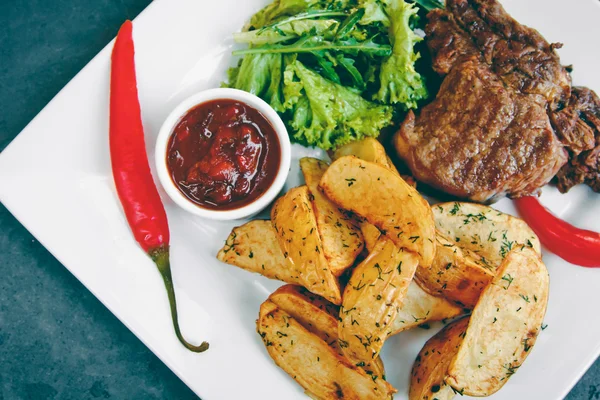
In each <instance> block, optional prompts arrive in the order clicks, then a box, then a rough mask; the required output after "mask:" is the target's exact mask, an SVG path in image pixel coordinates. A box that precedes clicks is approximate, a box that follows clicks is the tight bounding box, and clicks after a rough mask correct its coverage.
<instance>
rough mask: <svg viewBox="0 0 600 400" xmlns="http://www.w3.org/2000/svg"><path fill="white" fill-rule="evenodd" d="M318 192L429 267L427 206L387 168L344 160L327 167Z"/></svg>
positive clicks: (430, 246) (349, 158) (431, 250)
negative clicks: (359, 217) (368, 223)
mask: <svg viewBox="0 0 600 400" xmlns="http://www.w3.org/2000/svg"><path fill="white" fill-rule="evenodd" d="M320 186H321V188H322V189H323V192H324V193H325V195H326V196H327V197H328V198H329V199H330V200H332V201H333V202H334V203H336V204H337V205H339V206H340V207H342V208H344V209H347V210H350V211H352V212H354V213H356V214H358V215H359V216H361V217H363V218H365V219H366V220H367V221H369V222H370V223H372V224H373V225H375V226H376V227H377V228H379V229H380V230H381V231H382V232H385V233H386V235H387V236H388V237H389V238H390V239H391V240H392V241H393V242H394V243H395V244H396V246H398V247H399V248H405V249H407V250H410V251H412V252H414V253H415V254H417V255H418V256H419V260H420V263H421V265H423V266H429V265H430V264H431V262H432V261H433V257H434V255H435V247H434V241H435V226H434V221H433V214H432V212H431V208H430V207H429V204H427V202H426V201H425V199H423V197H421V195H420V194H419V193H418V192H417V191H416V190H415V189H414V188H413V187H412V186H410V185H408V184H407V183H406V182H404V180H403V179H402V178H400V177H399V176H398V175H396V174H395V173H394V172H392V171H390V170H389V169H388V168H385V167H382V166H380V165H378V164H374V163H371V162H367V161H363V160H361V159H358V158H356V157H353V156H345V157H342V158H340V159H338V160H336V161H335V162H334V163H333V164H331V165H330V166H329V168H328V169H327V171H326V172H325V174H324V175H323V179H321V184H320Z"/></svg>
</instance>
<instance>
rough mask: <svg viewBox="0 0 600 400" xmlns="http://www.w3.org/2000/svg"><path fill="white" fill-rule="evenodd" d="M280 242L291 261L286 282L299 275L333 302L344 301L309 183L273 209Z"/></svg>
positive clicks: (283, 199) (295, 189) (298, 280)
mask: <svg viewBox="0 0 600 400" xmlns="http://www.w3.org/2000/svg"><path fill="white" fill-rule="evenodd" d="M271 222H272V224H273V228H275V233H276V236H277V240H278V241H279V246H280V247H281V250H282V251H283V256H284V258H287V259H288V260H289V262H290V263H291V265H292V268H291V275H290V277H289V278H288V280H287V281H286V282H289V281H290V280H291V279H296V282H294V283H300V284H301V285H302V286H304V287H305V288H307V289H308V290H310V291H311V292H313V293H315V294H318V295H320V296H322V297H324V298H325V299H327V300H329V301H331V302H332V303H334V304H341V303H342V296H341V292H340V286H339V282H338V280H337V278H336V277H335V275H334V274H333V273H332V271H331V269H330V268H329V263H328V262H327V259H326V258H325V254H324V252H323V242H322V241H321V237H320V235H319V229H318V227H317V220H316V217H315V213H314V211H313V207H312V202H311V196H310V194H309V192H308V188H307V187H306V186H300V187H297V188H293V189H290V190H289V191H288V192H287V193H286V194H285V195H284V196H282V197H280V198H279V199H278V200H277V201H276V202H275V205H274V206H273V209H272V210H271Z"/></svg>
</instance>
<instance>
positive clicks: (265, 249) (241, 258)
mask: <svg viewBox="0 0 600 400" xmlns="http://www.w3.org/2000/svg"><path fill="white" fill-rule="evenodd" d="M217 259H219V260H220V261H223V262H224V263H227V264H231V265H235V266H236V267H240V268H243V269H245V270H247V271H250V272H256V273H259V274H261V275H264V276H266V277H267V278H271V279H277V280H280V281H284V282H289V283H299V284H303V283H304V282H303V280H302V278H301V277H299V276H298V274H297V273H296V270H295V268H294V265H293V264H292V263H291V262H290V261H289V260H288V259H287V258H285V257H284V256H283V252H282V251H281V248H280V247H279V241H278V240H277V235H276V233H275V229H273V226H272V225H271V221H264V220H258V219H257V220H254V221H250V222H247V223H245V224H244V225H242V226H238V227H236V228H233V230H232V231H231V233H230V234H229V237H228V238H227V240H226V241H225V245H224V246H223V248H222V249H221V250H219V253H218V254H217Z"/></svg>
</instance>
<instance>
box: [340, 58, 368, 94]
mask: <svg viewBox="0 0 600 400" xmlns="http://www.w3.org/2000/svg"><path fill="white" fill-rule="evenodd" d="M337 61H338V64H339V65H341V66H342V67H344V69H345V70H346V71H347V72H348V74H349V75H350V79H352V84H353V85H354V87H355V88H357V89H359V90H360V91H363V90H365V86H366V85H365V81H364V80H363V77H362V75H361V73H360V71H359V70H358V69H357V68H356V67H355V66H354V63H355V61H354V60H353V59H352V58H348V57H344V55H343V54H338V55H337Z"/></svg>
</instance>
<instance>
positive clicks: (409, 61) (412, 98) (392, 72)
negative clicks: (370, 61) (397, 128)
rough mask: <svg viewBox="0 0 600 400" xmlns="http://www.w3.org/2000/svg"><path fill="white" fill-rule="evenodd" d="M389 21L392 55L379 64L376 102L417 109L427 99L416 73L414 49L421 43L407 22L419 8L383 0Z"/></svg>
mask: <svg viewBox="0 0 600 400" xmlns="http://www.w3.org/2000/svg"><path fill="white" fill-rule="evenodd" d="M385 4H386V7H385V9H386V12H387V15H388V17H389V20H390V28H389V29H390V39H391V42H392V55H391V56H389V57H388V58H386V59H385V60H384V61H383V64H382V65H381V71H380V75H379V80H380V89H379V91H378V92H377V93H376V94H375V97H374V98H375V100H378V101H380V102H382V103H385V104H397V103H400V104H401V105H402V106H403V107H404V108H406V109H408V108H417V102H418V101H419V100H422V99H424V98H426V97H427V88H426V87H425V82H424V80H423V77H422V76H421V75H420V74H419V73H418V72H417V71H416V70H415V62H416V61H417V60H418V59H419V56H420V55H419V53H415V51H414V46H415V44H416V43H417V42H419V41H421V40H423V39H422V38H420V37H419V36H417V35H416V34H415V33H414V32H413V30H412V29H411V28H410V19H411V17H413V16H414V15H416V14H417V12H418V9H417V8H416V7H415V6H414V5H413V4H410V3H407V2H405V1H404V0H386V3H385Z"/></svg>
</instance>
